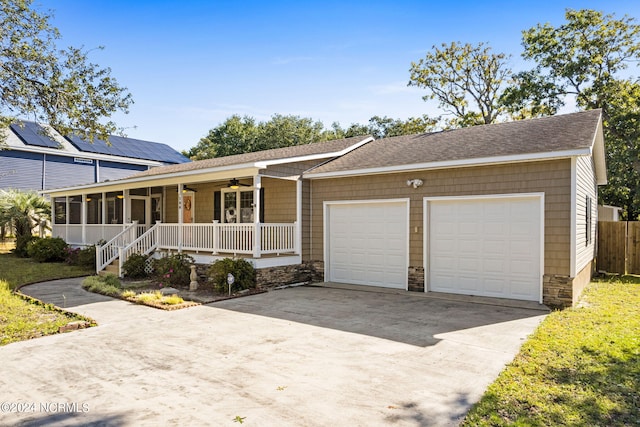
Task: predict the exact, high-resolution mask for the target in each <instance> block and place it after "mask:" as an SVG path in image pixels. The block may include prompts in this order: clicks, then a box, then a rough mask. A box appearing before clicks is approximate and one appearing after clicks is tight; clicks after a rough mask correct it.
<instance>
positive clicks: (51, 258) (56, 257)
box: [27, 237, 69, 262]
mask: <svg viewBox="0 0 640 427" xmlns="http://www.w3.org/2000/svg"><path fill="white" fill-rule="evenodd" d="M68 246H69V245H67V242H65V241H64V240H62V239H61V238H60V237H46V238H44V239H36V240H33V241H32V242H30V243H29V244H28V245H27V254H28V255H29V256H30V257H31V258H33V259H35V260H36V261H38V262H55V261H64V259H65V258H66V256H67V252H66V249H67V247H68Z"/></svg>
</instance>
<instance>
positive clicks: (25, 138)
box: [11, 122, 61, 148]
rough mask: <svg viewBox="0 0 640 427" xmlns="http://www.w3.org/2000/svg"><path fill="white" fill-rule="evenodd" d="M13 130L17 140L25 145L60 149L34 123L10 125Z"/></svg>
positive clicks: (56, 142)
mask: <svg viewBox="0 0 640 427" xmlns="http://www.w3.org/2000/svg"><path fill="white" fill-rule="evenodd" d="M11 130H13V131H14V132H15V133H16V135H18V138H20V140H21V141H22V142H24V143H25V144H27V145H34V146H37V147H47V148H60V147H61V146H60V143H59V142H58V141H55V140H53V139H51V138H50V137H49V136H48V135H46V134H45V133H44V129H43V128H42V127H41V126H40V125H39V124H37V123H34V122H21V123H20V124H12V125H11Z"/></svg>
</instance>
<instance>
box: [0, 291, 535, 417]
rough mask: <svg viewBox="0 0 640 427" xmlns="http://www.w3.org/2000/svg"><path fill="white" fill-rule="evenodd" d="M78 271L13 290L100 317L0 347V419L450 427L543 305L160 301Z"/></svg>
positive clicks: (394, 297)
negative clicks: (98, 283) (99, 289)
mask: <svg viewBox="0 0 640 427" xmlns="http://www.w3.org/2000/svg"><path fill="white" fill-rule="evenodd" d="M80 281H81V280H79V279H69V280H61V281H55V282H48V283H43V284H37V285H30V286H27V287H23V288H22V292H24V293H26V294H28V295H32V296H34V297H36V298H41V299H44V300H45V301H46V302H56V301H62V302H63V303H64V304H66V306H67V309H69V310H70V311H74V312H77V313H81V314H84V315H86V316H89V317H91V318H93V319H95V320H96V321H97V322H98V323H99V326H98V327H94V328H89V329H85V330H80V331H75V332H71V333H67V334H58V335H53V336H48V337H43V338H39V339H34V340H30V341H24V342H19V343H14V344H10V345H7V346H4V347H0V360H2V361H3V363H2V364H1V365H0V402H8V403H9V404H10V405H11V404H13V406H6V404H5V407H4V409H3V412H2V413H0V425H16V424H17V425H32V426H36V425H48V426H54V425H60V426H62V425H65V426H69V425H71V426H75V425H77V426H80V425H83V426H85V425H94V426H98V425H118V426H121V425H131V426H133V425H135V426H139V425H180V426H182V425H216V426H234V425H239V423H238V422H236V421H235V420H236V417H239V419H242V421H243V425H247V426H301V425H304V426H326V425H350V426H372V425H394V426H395V425H397V426H445V425H447V426H448V425H457V424H458V422H459V421H460V419H461V418H462V417H463V416H464V414H465V413H466V412H467V411H468V409H469V408H470V406H471V405H472V404H473V403H474V402H475V401H477V400H478V399H479V398H480V396H481V395H482V393H483V392H484V390H485V389H486V387H487V386H488V385H489V384H490V383H491V382H492V381H493V380H494V379H495V377H496V376H497V375H498V373H499V372H500V370H502V368H503V367H504V365H505V364H506V363H508V362H509V361H511V360H512V359H513V357H514V355H515V354H516V353H517V351H518V349H519V347H520V345H521V344H522V342H523V340H524V339H525V338H526V337H527V336H528V335H529V334H530V333H531V332H532V331H533V330H534V329H535V327H536V326H537V325H538V324H539V322H540V321H541V320H542V319H543V318H544V316H545V315H546V313H545V312H542V311H539V310H531V309H527V308H514V307H501V306H496V305H488V304H473V303H468V302H460V301H452V300H442V299H435V298H424V297H415V296H412V295H411V294H409V293H401V294H398V293H383V292H362V291H359V290H352V289H339V288H335V287H334V288H327V287H298V288H290V289H285V290H280V291H274V292H269V293H266V294H260V295H254V296H250V297H245V298H239V299H234V300H228V301H222V302H218V303H214V304H211V305H206V306H198V307H192V308H187V309H183V310H178V311H161V310H157V309H153V308H149V307H144V306H138V305H133V304H130V303H127V302H124V301H120V300H114V299H111V298H107V297H102V296H99V295H93V294H89V293H86V292H85V291H83V290H81V289H79V283H80ZM61 295H64V297H62V296H61ZM47 299H48V300H47ZM18 404H21V406H19V405H18ZM52 405H53V407H54V408H55V409H52Z"/></svg>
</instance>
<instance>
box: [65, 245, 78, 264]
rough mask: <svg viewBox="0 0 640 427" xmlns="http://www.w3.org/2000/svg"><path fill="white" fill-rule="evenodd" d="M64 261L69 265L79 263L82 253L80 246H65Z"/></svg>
mask: <svg viewBox="0 0 640 427" xmlns="http://www.w3.org/2000/svg"><path fill="white" fill-rule="evenodd" d="M64 253H65V257H64V262H65V263H66V264H69V265H78V255H79V254H80V248H72V247H70V246H67V247H66V248H64Z"/></svg>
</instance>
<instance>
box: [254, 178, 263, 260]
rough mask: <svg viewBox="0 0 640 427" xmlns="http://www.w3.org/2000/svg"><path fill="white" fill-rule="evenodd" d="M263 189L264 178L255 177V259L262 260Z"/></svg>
mask: <svg viewBox="0 0 640 427" xmlns="http://www.w3.org/2000/svg"><path fill="white" fill-rule="evenodd" d="M261 187H262V178H261V176H260V175H256V176H254V177H253V204H254V209H253V233H254V234H253V257H254V258H260V254H261V252H262V250H261V248H260V241H261V238H260V237H261V234H262V233H261V231H260V188H261Z"/></svg>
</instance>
